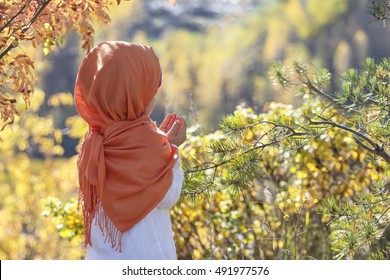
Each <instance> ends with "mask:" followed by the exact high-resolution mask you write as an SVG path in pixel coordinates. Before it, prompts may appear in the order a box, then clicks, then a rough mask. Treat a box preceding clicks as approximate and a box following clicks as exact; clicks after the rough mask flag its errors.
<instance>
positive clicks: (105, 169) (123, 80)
mask: <svg viewBox="0 0 390 280" xmlns="http://www.w3.org/2000/svg"><path fill="white" fill-rule="evenodd" d="M160 79H161V68H160V64H159V60H158V58H157V56H156V55H155V53H154V52H153V50H152V48H150V47H148V46H143V45H138V44H130V43H126V42H118V41H115V42H104V43H101V44H99V45H97V46H96V47H95V48H94V49H92V50H91V52H90V53H89V54H88V55H87V56H86V57H85V59H84V60H83V61H82V63H81V65H80V67H79V70H78V75H77V78H76V86H75V94H74V98H75V103H76V107H77V111H78V113H79V114H80V116H81V117H82V118H84V120H85V121H86V122H87V123H88V125H89V131H88V132H87V134H86V137H85V139H84V142H83V143H82V145H81V150H80V154H79V157H78V161H77V165H78V170H79V183H80V200H79V201H80V205H81V206H82V208H83V214H84V229H85V245H88V244H90V245H92V244H91V236H90V235H91V223H92V220H93V218H94V217H95V216H96V218H97V221H98V223H99V226H100V228H101V229H102V231H103V232H104V234H105V235H106V237H107V238H108V239H109V241H110V242H111V243H112V246H113V247H117V248H118V247H119V248H120V244H121V237H122V234H123V233H124V232H125V231H126V230H128V229H130V228H131V227H132V226H133V225H134V224H136V223H137V222H138V221H140V220H141V219H142V218H144V217H145V216H146V215H147V214H148V213H149V212H150V211H151V210H152V209H153V208H154V207H156V205H157V204H158V203H159V202H160V201H161V200H162V198H163V197H164V195H165V194H166V193H167V191H168V189H169V187H170V185H171V183H172V176H173V175H172V171H171V169H172V167H173V165H174V164H175V163H176V160H177V158H178V155H177V149H176V148H175V147H174V146H172V145H171V144H169V142H168V140H167V138H166V135H165V134H164V133H163V132H162V131H160V130H159V129H158V128H157V127H156V125H155V124H154V123H153V122H152V121H151V119H150V118H149V116H147V115H146V114H144V110H145V107H146V105H147V104H148V103H149V102H150V101H151V100H152V98H153V97H154V96H155V95H156V93H157V90H158V87H159V85H160V82H161V80H160Z"/></svg>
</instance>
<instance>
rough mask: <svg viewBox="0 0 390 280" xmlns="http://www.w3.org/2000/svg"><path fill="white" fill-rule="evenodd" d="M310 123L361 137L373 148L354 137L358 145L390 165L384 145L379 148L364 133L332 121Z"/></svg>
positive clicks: (389, 156)
mask: <svg viewBox="0 0 390 280" xmlns="http://www.w3.org/2000/svg"><path fill="white" fill-rule="evenodd" d="M310 123H311V124H313V125H330V126H333V127H337V128H340V129H342V130H345V131H348V132H351V133H352V134H353V135H355V136H356V137H360V138H362V139H364V140H365V141H366V142H367V143H369V144H370V145H371V146H372V148H370V147H368V146H367V145H365V144H364V143H362V141H360V140H358V139H357V138H356V137H354V139H355V141H356V143H357V144H358V145H359V146H361V147H362V148H364V149H365V150H367V151H368V152H370V153H373V154H375V155H377V156H380V157H382V158H383V159H384V160H385V161H386V162H387V163H390V154H388V153H387V152H386V151H385V149H384V147H383V145H382V146H379V145H378V144H377V143H376V142H374V141H373V140H371V139H370V138H369V137H367V136H366V135H364V134H363V133H361V132H359V131H356V130H354V129H352V128H350V127H348V126H345V125H342V124H338V123H335V122H332V121H320V122H314V121H310Z"/></svg>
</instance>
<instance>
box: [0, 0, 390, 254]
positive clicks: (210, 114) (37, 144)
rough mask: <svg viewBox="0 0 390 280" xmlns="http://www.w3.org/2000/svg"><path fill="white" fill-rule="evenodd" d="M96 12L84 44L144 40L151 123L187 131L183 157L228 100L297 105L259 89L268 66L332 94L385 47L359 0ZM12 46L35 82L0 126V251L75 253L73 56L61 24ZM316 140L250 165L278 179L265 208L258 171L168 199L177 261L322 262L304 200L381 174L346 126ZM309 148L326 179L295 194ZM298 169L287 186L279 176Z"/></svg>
mask: <svg viewBox="0 0 390 280" xmlns="http://www.w3.org/2000/svg"><path fill="white" fill-rule="evenodd" d="M110 17H111V23H110V24H109V25H102V24H100V23H95V24H94V29H95V32H96V33H95V43H96V44H97V43H99V42H102V41H105V40H123V41H131V42H137V43H142V44H148V45H151V46H152V47H153V48H154V50H155V52H156V53H157V54H158V56H159V58H160V62H161V65H162V69H163V84H162V87H161V88H160V91H159V94H158V103H157V107H156V109H155V112H154V113H153V115H152V118H154V119H155V120H156V121H157V122H161V120H162V119H163V117H164V115H165V114H166V113H168V112H175V113H177V114H180V115H183V116H184V117H185V118H186V119H187V121H188V123H189V125H190V126H191V127H196V131H197V135H199V136H194V138H191V139H190V141H191V142H192V143H193V145H192V146H191V147H192V149H194V150H184V152H188V153H191V152H193V151H196V148H194V147H198V149H202V147H203V146H204V145H205V143H207V141H209V140H208V139H209V138H212V137H213V136H215V134H214V133H216V132H215V131H216V130H217V129H218V125H219V123H220V121H221V118H222V117H223V116H225V115H227V114H230V113H233V112H234V111H235V110H236V108H237V106H241V107H239V108H242V107H250V108H251V110H250V112H249V113H248V112H246V114H261V113H265V112H267V110H269V108H270V104H273V103H272V102H279V103H284V104H291V105H293V106H295V107H296V106H299V104H301V103H302V100H301V99H300V98H299V97H296V96H295V95H294V93H293V92H291V91H290V90H287V89H283V88H281V87H277V86H275V85H274V84H273V81H272V80H271V79H270V74H269V69H270V66H271V65H272V63H273V62H274V61H281V62H282V63H283V64H290V63H292V62H293V61H302V62H305V63H306V64H308V65H310V67H313V68H322V67H325V68H327V69H329V70H330V71H331V73H333V75H332V80H331V85H330V89H329V91H334V90H336V89H337V87H338V85H339V83H340V82H339V81H340V75H341V73H343V72H345V71H347V70H348V69H349V68H350V67H357V66H359V64H360V63H361V62H362V61H363V60H364V59H365V58H366V57H372V58H374V59H375V60H380V59H381V58H384V57H389V56H390V40H389V35H390V34H389V32H390V29H389V28H387V27H386V26H385V25H383V24H382V22H378V21H374V19H373V18H372V16H371V15H369V14H368V12H367V1H366V0H327V1H323V0H252V1H251V0H202V1H200V0H178V1H177V5H176V7H172V6H171V5H169V2H168V1H166V0H148V1H142V0H131V1H123V2H122V3H121V5H119V6H117V7H112V9H111V11H110ZM24 51H25V52H26V53H29V55H31V56H32V57H34V59H35V68H36V76H37V90H36V92H35V94H34V96H33V97H32V100H31V106H30V107H29V108H28V109H27V110H25V109H24V105H23V103H21V104H20V111H21V112H22V114H21V118H20V119H18V121H17V122H16V123H15V124H14V125H13V126H12V128H6V129H5V130H4V132H2V134H0V138H1V141H0V154H1V156H0V157H1V159H2V161H1V162H0V184H1V187H0V215H1V217H2V218H1V219H0V259H83V258H84V257H85V250H84V249H83V247H82V245H81V233H82V226H81V217H80V216H79V215H78V214H77V212H76V208H77V177H76V176H77V172H76V166H75V161H76V154H77V145H78V144H79V143H80V140H81V139H82V137H83V135H84V133H85V129H86V126H85V124H84V123H83V122H82V121H81V120H80V119H79V118H78V117H77V115H76V110H75V108H74V105H73V97H72V92H73V88H74V82H75V77H76V73H77V68H78V65H79V63H80V61H81V60H82V58H83V56H84V55H85V54H84V53H83V52H82V51H81V48H80V42H79V38H78V36H77V35H76V34H72V33H70V34H69V35H68V36H67V37H66V38H64V40H63V42H62V43H61V44H60V45H59V46H57V47H56V48H54V49H53V50H52V51H51V52H50V53H47V54H46V53H45V50H43V49H33V48H31V47H29V46H26V47H25V48H24ZM286 108H287V107H286ZM286 108H284V107H283V108H282V109H275V110H273V111H272V112H271V114H283V113H286V111H285V110H288V109H286ZM288 108H290V107H288ZM291 110H292V109H291ZM207 135H208V136H209V138H207ZM329 137H330V138H329V139H330V140H329V141H327V143H328V147H333V148H334V149H333V150H332V149H331V148H330V149H324V150H321V149H319V150H316V152H310V151H307V152H306V153H301V154H300V155H299V157H298V159H297V158H294V157H293V158H291V162H289V161H286V162H284V163H283V162H282V161H281V158H280V157H278V153H277V152H275V151H274V152H270V154H269V160H270V162H269V163H267V164H265V166H264V168H265V170H267V171H268V172H270V174H272V178H270V177H269V176H268V177H267V180H268V183H269V184H271V185H272V183H274V182H275V180H278V182H282V183H281V184H282V185H283V184H284V187H283V191H279V189H277V188H272V186H271V190H272V191H275V190H276V191H278V192H277V193H273V195H274V196H277V197H275V198H268V201H267V200H266V202H270V201H269V200H270V199H271V200H273V199H275V201H277V205H278V206H277V208H275V205H274V204H273V203H270V204H272V205H273V206H272V207H268V206H267V205H264V204H263V203H259V202H258V197H259V195H260V196H261V195H264V193H263V190H264V188H265V183H264V182H266V180H265V181H264V180H263V181H261V183H259V182H257V183H254V188H253V190H251V191H249V192H246V193H244V194H241V195H238V196H237V194H231V193H228V192H226V193H225V192H216V193H214V194H212V195H211V196H208V197H206V198H203V199H199V200H197V199H188V200H185V199H184V200H182V201H181V202H180V203H179V204H178V205H177V207H175V209H173V210H172V217H173V218H172V219H173V223H174V234H175V241H176V244H177V247H178V257H179V258H180V259H260V258H263V259H311V258H315V259H331V258H332V257H333V256H334V255H335V254H334V252H333V251H332V248H331V246H330V240H329V236H330V233H331V230H330V229H329V228H327V222H328V221H327V220H326V219H324V217H322V216H321V215H320V214H319V213H318V209H316V208H315V206H316V205H317V203H318V201H319V200H321V199H322V198H324V197H328V196H330V195H335V194H337V195H339V196H341V197H352V196H353V195H354V194H355V193H356V192H358V191H361V190H363V189H365V188H367V187H368V186H369V185H370V184H372V182H374V181H376V180H379V179H380V178H384V177H385V176H388V175H389V170H388V167H385V166H382V165H373V164H370V163H369V162H365V161H364V159H365V157H366V152H364V151H362V150H361V149H359V148H357V147H356V145H353V144H352V141H350V140H348V136H347V135H344V134H337V135H336V134H335V135H330V136H329ZM345 139H347V140H345ZM325 140H326V139H325ZM194 143H195V144H196V143H198V144H196V145H195V144H194ZM329 143H330V144H329ZM318 145H320V144H318ZM327 151H328V152H327ZM347 153H349V154H348V155H347ZM313 154H314V155H318V157H319V160H323V161H324V162H325V161H328V162H332V161H333V160H335V165H334V167H332V172H328V173H327V175H326V176H323V177H321V178H322V179H321V180H322V181H321V180H319V183H318V184H320V185H321V184H322V186H326V185H331V186H333V187H323V188H320V189H319V190H318V191H317V192H316V194H315V195H314V194H312V195H313V197H311V202H310V203H307V201H306V200H305V202H303V200H304V197H305V192H304V190H305V187H307V188H310V186H309V184H310V183H309V182H308V183H307V185H305V184H306V183H302V180H303V181H305V179H307V177H308V174H310V173H312V172H313V169H311V166H312V165H313V163H312V165H310V162H311V160H315V158H316V157H317V156H313ZM184 156H185V154H184ZM339 157H341V159H339ZM346 158H347V159H348V160H346ZM337 159H339V160H337ZM268 164H269V165H268ZM298 171H301V173H300V174H299V176H301V177H299V176H298V177H299V178H298V179H300V180H301V181H296V178H295V177H294V179H292V178H291V174H296V173H297V172H298ZM275 178H277V179H275ZM294 180H295V181H294ZM289 186H291V188H289ZM332 188H333V189H332ZM303 204H304V205H305V207H302V205H303ZM280 209H282V210H283V211H280ZM298 210H299V211H298ZM301 226H302V227H301ZM309 228H310V230H309ZM304 229H307V230H304ZM297 232H300V233H299V236H298V235H297ZM345 257H348V256H345ZM360 257H361V258H368V255H364V254H363V255H360Z"/></svg>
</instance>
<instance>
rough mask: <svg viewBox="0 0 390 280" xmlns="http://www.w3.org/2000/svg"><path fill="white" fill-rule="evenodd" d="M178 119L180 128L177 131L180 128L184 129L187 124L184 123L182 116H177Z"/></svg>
mask: <svg viewBox="0 0 390 280" xmlns="http://www.w3.org/2000/svg"><path fill="white" fill-rule="evenodd" d="M176 119H177V120H178V121H180V128H179V131H180V130H182V129H186V128H187V124H186V121H185V119H184V118H183V117H177V118H176Z"/></svg>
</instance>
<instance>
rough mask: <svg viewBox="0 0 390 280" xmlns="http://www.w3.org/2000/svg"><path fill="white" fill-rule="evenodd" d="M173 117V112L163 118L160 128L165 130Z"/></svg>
mask: <svg viewBox="0 0 390 280" xmlns="http://www.w3.org/2000/svg"><path fill="white" fill-rule="evenodd" d="M171 117H172V114H168V115H167V116H166V117H165V119H164V120H163V122H162V123H161V125H160V129H161V130H165V129H167V128H168V123H169V122H170V119H171Z"/></svg>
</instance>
